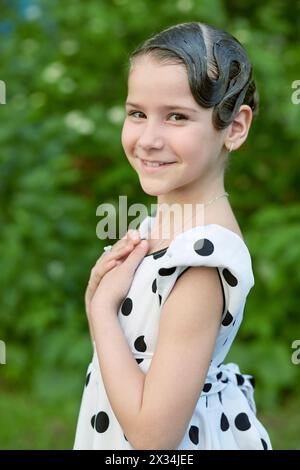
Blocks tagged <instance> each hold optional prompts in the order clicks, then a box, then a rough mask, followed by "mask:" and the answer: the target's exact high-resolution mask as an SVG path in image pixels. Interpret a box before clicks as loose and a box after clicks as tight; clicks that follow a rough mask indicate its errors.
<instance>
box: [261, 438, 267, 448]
mask: <svg viewBox="0 0 300 470" xmlns="http://www.w3.org/2000/svg"><path fill="white" fill-rule="evenodd" d="M261 443H262V446H263V448H264V450H268V445H267V443H266V441H265V440H264V439H261Z"/></svg>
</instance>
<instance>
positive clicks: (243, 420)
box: [234, 413, 251, 431]
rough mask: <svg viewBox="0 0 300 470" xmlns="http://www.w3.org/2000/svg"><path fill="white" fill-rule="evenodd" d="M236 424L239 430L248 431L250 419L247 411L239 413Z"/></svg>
mask: <svg viewBox="0 0 300 470" xmlns="http://www.w3.org/2000/svg"><path fill="white" fill-rule="evenodd" d="M234 424H235V426H236V427H237V429H238V430H239V431H247V430H248V429H249V428H250V427H251V424H250V421H249V418H248V415H246V413H239V414H238V415H237V417H236V418H235V420H234Z"/></svg>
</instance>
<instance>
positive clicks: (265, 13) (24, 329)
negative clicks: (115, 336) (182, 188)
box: [0, 0, 300, 447]
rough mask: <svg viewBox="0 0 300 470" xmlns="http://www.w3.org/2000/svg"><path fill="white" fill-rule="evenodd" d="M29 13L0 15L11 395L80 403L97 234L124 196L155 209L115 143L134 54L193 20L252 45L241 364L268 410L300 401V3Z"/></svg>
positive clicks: (238, 156)
mask: <svg viewBox="0 0 300 470" xmlns="http://www.w3.org/2000/svg"><path fill="white" fill-rule="evenodd" d="M20 5H21V2H18V1H11V2H8V1H4V2H2V5H1V18H2V19H4V20H5V24H6V25H7V32H6V33H5V34H4V33H3V29H1V28H0V36H1V41H0V54H1V69H0V79H1V80H4V81H5V83H6V87H7V97H6V103H7V104H6V105H1V106H0V116H1V126H0V198H1V213H0V226H1V236H0V243H1V245H0V249H1V260H0V269H1V271H0V272H1V285H0V298H1V310H0V339H2V340H4V341H5V342H6V345H7V364H6V365H5V366H0V367H1V369H0V373H1V375H0V385H1V386H2V388H3V389H7V390H8V391H9V390H11V389H20V390H21V389H27V392H28V393H32V396H33V397H38V398H37V399H39V400H42V401H44V403H49V406H51V403H52V402H55V401H56V400H63V399H66V397H69V396H70V395H72V396H75V397H76V398H78V401H79V398H80V396H81V390H82V386H83V381H84V375H85V369H86V366H87V363H88V361H89V359H90V354H91V347H90V340H89V337H88V328H87V324H86V320H85V313H84V302H83V296H84V290H85V286H86V284H87V280H88V276H89V271H90V268H91V267H92V265H93V264H94V262H95V260H96V259H97V257H98V256H99V255H100V254H101V252H102V249H103V246H104V245H106V244H107V240H99V239H97V237H96V235H95V230H96V224H97V218H96V208H97V206H98V205H99V204H101V203H103V202H113V203H115V204H116V205H117V203H118V197H119V195H127V196H128V198H129V204H130V203H134V202H145V203H154V202H155V200H153V199H150V198H149V197H148V196H146V195H145V194H143V193H142V191H141V189H140V186H139V182H138V179H137V177H136V174H135V173H134V171H133V170H132V168H131V167H130V166H129V164H128V163H127V160H126V157H125V156H124V152H123V150H122V147H121V142H120V132H121V126H122V119H123V103H124V99H125V97H126V67H127V59H128V55H129V53H130V52H131V50H132V49H133V48H135V47H136V46H137V45H138V44H139V43H140V42H141V41H143V40H144V39H145V38H146V37H148V36H149V35H151V34H153V33H155V32H158V31H159V30H161V29H162V28H164V27H167V26H170V25H172V24H175V23H179V22H185V21H195V20H196V21H202V22H207V23H213V24H215V25H217V26H219V27H221V28H223V29H225V30H228V31H230V32H231V33H233V34H234V35H235V36H236V37H237V38H238V39H240V40H241V42H242V43H243V44H244V45H245V47H246V48H247V50H248V52H249V55H250V57H251V59H252V62H253V64H254V76H255V78H256V81H257V85H258V89H259V93H260V101H261V107H260V116H259V117H258V120H257V121H256V122H254V124H253V128H252V130H251V132H250V135H249V138H248V140H247V143H246V144H245V145H244V146H243V148H242V149H241V150H240V151H238V152H234V153H233V154H232V155H231V164H230V168H229V170H228V173H227V176H226V178H227V180H226V189H227V190H228V192H229V193H230V201H231V204H232V207H233V209H234V211H235V213H236V215H237V217H238V219H239V222H240V225H241V228H242V230H243V231H244V235H245V238H246V240H247V243H248V246H249V249H250V252H251V255H252V260H253V269H254V275H255V286H254V288H253V290H252V291H251V293H250V295H249V300H248V302H247V306H246V310H245V318H244V323H243V325H242V328H241V330H240V334H239V336H238V340H237V342H236V344H235V346H234V348H233V350H232V353H231V356H230V358H232V359H234V360H236V361H237V362H239V363H240V364H241V369H242V370H244V371H245V372H249V373H253V374H254V375H255V376H256V377H257V379H258V380H257V382H258V388H257V392H256V393H257V396H256V399H257V403H258V407H259V408H260V407H261V408H263V409H267V407H276V406H277V407H278V406H281V405H282V404H283V403H284V400H286V398H287V397H290V398H291V399H293V400H297V399H299V392H297V388H296V384H297V379H298V377H299V370H300V369H299V367H300V366H298V367H297V366H296V365H294V364H292V362H291V354H292V349H291V344H292V342H293V340H295V339H299V338H300V331H299V321H298V319H297V313H298V308H297V307H298V306H297V301H298V286H299V278H300V268H299V266H300V250H299V235H300V234H299V232H300V228H299V213H300V207H299V203H297V200H298V196H299V189H298V187H299V186H298V181H299V176H300V175H299V170H300V163H299V157H298V156H299V153H300V139H299V117H300V105H298V106H297V105H294V104H292V102H291V94H292V92H293V90H292V82H293V81H294V80H297V79H300V75H299V71H300V56H299V39H298V37H299V27H300V24H299V23H300V14H299V13H300V11H299V8H300V7H299V3H296V2H283V1H281V0H272V1H269V2H268V1H266V2H264V3H263V4H262V3H261V2H259V1H258V0H249V1H248V2H246V3H242V2H237V1H234V0H223V1H222V0H203V1H201V2H200V1H196V0H194V1H193V0H178V1H176V2H174V1H173V0H164V1H163V2H157V1H154V0H149V1H146V0H130V1H129V0H114V1H111V0H101V1H99V0H85V1H83V0H82V1H80V0H74V1H72V2H67V1H66V2H59V1H46V0H41V1H40V2H37V5H38V8H36V9H35V10H34V9H33V10H32V9H31V13H30V10H28V11H27V17H24V16H23V17H22V16H20V13H19V12H18V10H17V8H16V7H17V6H20ZM39 13H40V14H39ZM4 20H3V21H4ZM1 21H2V20H1ZM0 26H1V22H0ZM16 402H17V401H16ZM47 406H48V405H47ZM49 442H50V441H49ZM51 442H52V441H51ZM0 445H1V444H0ZM30 445H31V444H28V446H30ZM49 445H50V446H51V445H52V444H49ZM6 446H7V447H9V444H6Z"/></svg>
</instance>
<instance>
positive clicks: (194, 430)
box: [189, 426, 199, 446]
mask: <svg viewBox="0 0 300 470" xmlns="http://www.w3.org/2000/svg"><path fill="white" fill-rule="evenodd" d="M189 438H190V440H191V441H192V443H193V444H195V446H197V445H198V444H199V428H198V427H197V426H191V427H190V429H189Z"/></svg>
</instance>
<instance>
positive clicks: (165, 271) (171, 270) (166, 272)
mask: <svg viewBox="0 0 300 470" xmlns="http://www.w3.org/2000/svg"><path fill="white" fill-rule="evenodd" d="M175 271H176V266H175V267H174V268H160V269H159V270H158V274H159V275H160V276H171V274H174V273H175Z"/></svg>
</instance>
